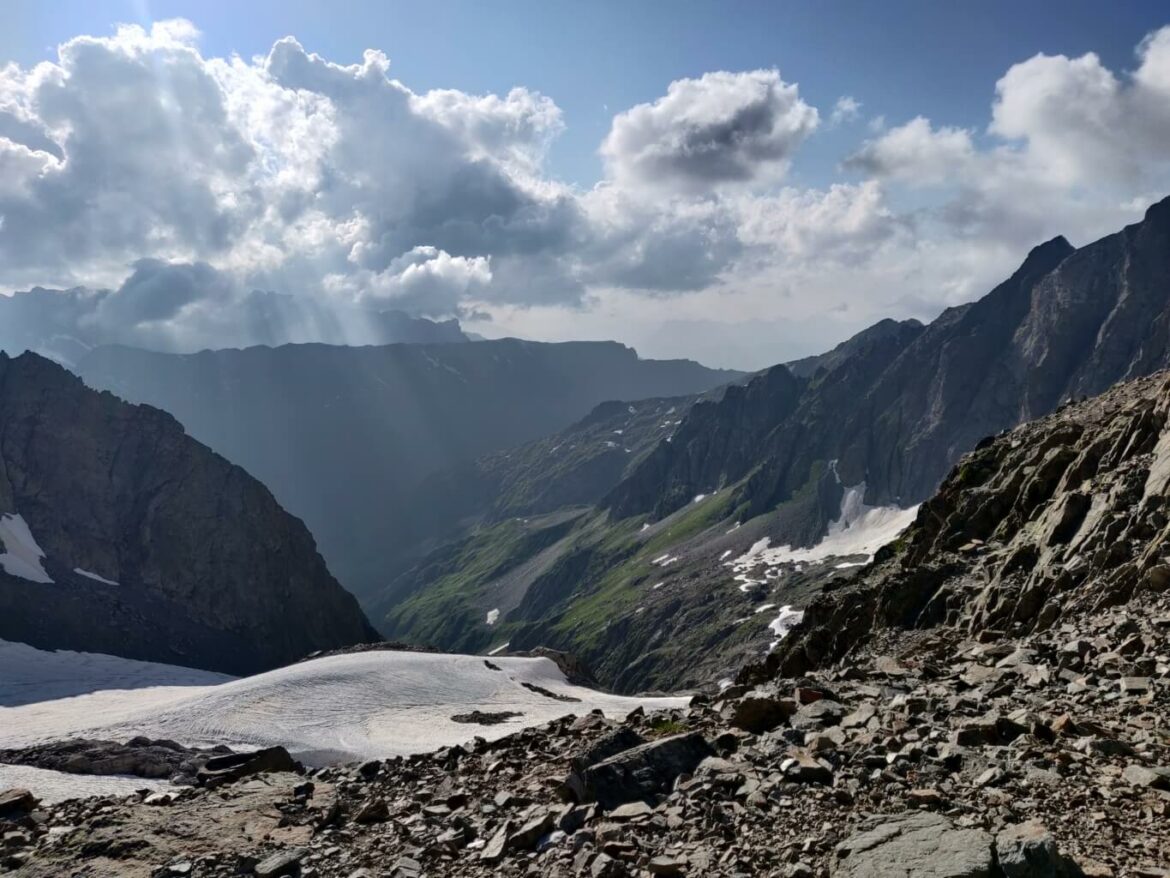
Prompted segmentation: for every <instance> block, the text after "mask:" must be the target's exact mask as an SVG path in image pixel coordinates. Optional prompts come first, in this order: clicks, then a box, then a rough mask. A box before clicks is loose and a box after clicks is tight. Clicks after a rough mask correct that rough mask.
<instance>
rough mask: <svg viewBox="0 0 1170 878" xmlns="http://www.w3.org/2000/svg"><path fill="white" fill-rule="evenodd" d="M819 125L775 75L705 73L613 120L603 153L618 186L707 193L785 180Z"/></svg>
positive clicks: (793, 91)
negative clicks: (797, 153) (792, 161)
mask: <svg viewBox="0 0 1170 878" xmlns="http://www.w3.org/2000/svg"><path fill="white" fill-rule="evenodd" d="M818 121H819V116H818V114H817V111H816V109H815V108H813V107H811V106H809V105H808V104H806V103H805V102H804V101H803V100H801V98H800V96H799V93H798V89H797V86H795V85H793V84H790V83H786V82H784V81H783V80H782V79H781V78H780V74H779V73H778V72H777V71H776V70H755V71H751V72H748V73H727V72H718V73H707V74H704V75H703V76H701V77H700V78H698V79H679V80H676V81H675V82H672V83H671V84H670V87H669V88H668V89H667V91H666V95H665V96H663V97H661V98H659V99H658V100H656V101H654V102H653V103H649V104H638V105H637V106H636V107H632V108H631V109H629V110H627V111H625V112H624V113H619V114H618V115H617V116H615V117H614V120H613V127H612V128H611V130H610V132H609V135H608V136H607V137H606V138H605V141H604V142H603V143H602V145H601V154H602V157H603V158H604V159H605V162H606V166H607V168H608V170H609V173H610V174H611V175H612V176H613V177H614V178H615V179H616V180H617V181H618V182H620V183H623V184H626V185H651V186H662V187H664V188H668V189H672V190H678V191H682V192H695V191H704V190H707V189H709V188H710V187H712V186H717V185H720V184H725V183H752V182H758V181H760V180H765V181H766V180H769V179H774V178H778V177H780V176H783V174H784V172H785V171H786V170H787V168H788V163H789V160H790V159H791V157H792V154H793V153H794V152H795V151H796V148H797V147H798V146H800V144H801V143H802V142H803V141H804V140H805V139H806V138H807V137H808V136H809V135H810V134H812V132H813V131H814V129H816V127H817V124H818Z"/></svg>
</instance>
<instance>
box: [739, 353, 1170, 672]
mask: <svg viewBox="0 0 1170 878" xmlns="http://www.w3.org/2000/svg"><path fill="white" fill-rule="evenodd" d="M1168 417H1170V373H1167V372H1160V373H1156V374H1154V375H1152V376H1149V377H1147V378H1142V379H1137V380H1134V381H1131V382H1126V383H1124V384H1121V385H1118V386H1117V387H1115V388H1114V389H1112V390H1110V391H1109V392H1107V393H1105V394H1103V395H1102V396H1099V397H1096V398H1093V399H1090V400H1088V401H1086V402H1082V403H1079V404H1075V405H1070V406H1068V407H1065V408H1063V409H1061V410H1060V411H1058V412H1057V413H1055V414H1053V415H1050V416H1049V417H1046V418H1043V419H1040V420H1038V421H1035V422H1032V423H1028V424H1025V425H1024V426H1022V427H1019V428H1018V429H1016V430H1013V431H1012V432H1010V433H1007V434H1005V435H1002V436H1000V437H997V438H995V439H994V440H989V441H987V442H985V443H983V445H982V447H980V448H979V449H977V450H976V451H974V452H972V453H971V454H969V455H967V456H966V457H964V458H963V459H962V461H961V462H960V463H959V465H958V466H957V467H956V468H955V469H954V470H953V471H952V473H951V474H950V476H949V477H948V478H947V480H946V481H945V482H944V483H943V485H942V487H941V488H940V490H939V492H938V493H937V494H936V495H935V496H934V497H932V498H931V499H930V500H929V501H927V502H926V503H924V504H923V505H922V507H921V508H920V509H919V512H918V517H917V519H916V521H915V523H914V524H913V526H912V527H911V528H910V529H909V530H907V531H906V532H905V533H904V534H903V535H902V537H901V538H900V539H899V540H897V541H896V542H895V543H893V544H891V545H890V546H887V547H886V548H885V549H883V550H882V552H880V553H879V554H878V558H877V561H876V563H875V564H874V565H873V566H872V567H870V568H867V569H866V570H865V571H863V572H862V573H859V574H858V575H857V576H855V577H853V578H851V579H848V580H846V581H844V582H839V583H833V584H832V585H831V586H830V587H829V589H828V590H827V591H826V592H825V593H824V594H823V595H822V596H820V597H819V598H817V599H816V600H814V601H812V602H811V604H810V605H809V606H808V607H807V609H806V611H805V617H804V624H803V625H801V626H800V627H799V628H798V629H797V630H796V631H795V632H793V634H792V635H791V636H790V638H789V639H788V640H786V641H785V643H784V646H783V648H782V649H781V650H780V651H779V652H778V653H776V654H774V655H772V656H770V657H769V659H768V663H769V666H770V668H769V670H770V671H775V670H777V669H779V670H781V671H783V672H784V673H789V674H796V673H802V672H804V671H805V670H807V669H809V668H811V667H817V666H822V665H825V664H827V663H830V662H832V661H836V660H837V659H840V658H841V657H843V656H845V655H846V654H847V653H849V652H851V651H853V650H856V649H858V648H859V647H862V646H864V645H865V644H866V643H868V642H869V641H871V640H872V639H873V638H875V637H879V636H881V634H882V632H883V631H886V630H891V629H892V630H898V629H907V628H926V627H934V626H946V627H949V628H954V629H959V630H960V631H962V632H965V633H968V634H971V635H974V636H980V637H988V636H990V635H992V634H996V635H1003V634H1010V635H1021V634H1027V633H1032V632H1036V631H1045V630H1048V629H1050V628H1052V627H1053V626H1055V625H1057V624H1059V622H1060V620H1061V619H1062V618H1064V617H1065V616H1069V615H1073V614H1078V613H1081V614H1083V613H1085V612H1096V611H1100V610H1103V609H1105V608H1108V607H1112V606H1116V605H1119V604H1123V603H1126V602H1127V601H1129V600H1130V599H1131V598H1132V597H1133V596H1134V594H1135V593H1137V592H1141V591H1153V592H1161V591H1165V590H1167V589H1168V588H1170V429H1168V428H1167V422H1168ZM757 670H758V669H757Z"/></svg>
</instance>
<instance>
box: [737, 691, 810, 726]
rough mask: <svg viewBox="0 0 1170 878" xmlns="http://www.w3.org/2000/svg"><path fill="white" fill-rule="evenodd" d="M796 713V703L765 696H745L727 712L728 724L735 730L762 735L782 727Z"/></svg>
mask: <svg viewBox="0 0 1170 878" xmlns="http://www.w3.org/2000/svg"><path fill="white" fill-rule="evenodd" d="M795 712H796V702H794V701H792V700H791V699H787V698H772V697H769V696H766V695H754V694H749V695H745V696H744V697H743V698H741V699H739V701H736V702H735V703H734V704H733V705H732V706H731V710H730V711H729V713H730V715H729V716H728V720H727V721H728V722H729V723H730V724H731V725H732V726H734V727H735V728H737V729H743V730H744V731H747V732H751V733H752V734H755V735H762V734H763V733H764V732H770V731H772V729H774V728H776V727H777V726H782V725H784V723H786V722H787V721H788V717H790V716H792V714H793V713H795Z"/></svg>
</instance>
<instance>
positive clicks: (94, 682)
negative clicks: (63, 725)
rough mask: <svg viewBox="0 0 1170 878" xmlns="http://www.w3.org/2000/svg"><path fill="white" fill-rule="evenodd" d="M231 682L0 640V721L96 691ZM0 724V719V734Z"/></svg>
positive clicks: (222, 677) (195, 672) (154, 665)
mask: <svg viewBox="0 0 1170 878" xmlns="http://www.w3.org/2000/svg"><path fill="white" fill-rule="evenodd" d="M233 679H235V678H234V677H229V676H228V675H227V674H216V673H214V672H212V671H200V670H197V669H195V668H180V667H178V666H176V665H163V664H158V663H155V662H140V661H135V660H134V659H127V658H120V657H118V656H113V655H102V654H101V653H93V652H70V651H68V650H58V651H56V652H49V651H46V650H42V649H36V648H34V647H31V646H29V645H27V644H24V643H12V642H10V641H6V640H0V717H2V716H4V712H5V711H4V709H5V708H6V707H12V706H15V705H22V704H29V703H32V702H37V701H52V700H56V699H62V698H69V697H71V696H75V695H84V694H86V693H89V692H96V691H101V690H120V689H145V688H152V689H156V690H162V689H168V690H169V691H175V692H183V691H186V690H184V689H183V688H182V687H187V686H208V685H215V684H217V683H227V682H229V681H231V680H233ZM3 729H4V724H3V722H2V721H0V736H2V735H3Z"/></svg>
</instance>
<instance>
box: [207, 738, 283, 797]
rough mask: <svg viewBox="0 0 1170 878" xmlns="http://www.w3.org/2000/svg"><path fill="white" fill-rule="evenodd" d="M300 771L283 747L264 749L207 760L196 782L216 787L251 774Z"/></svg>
mask: <svg viewBox="0 0 1170 878" xmlns="http://www.w3.org/2000/svg"><path fill="white" fill-rule="evenodd" d="M302 770H303V766H302V765H301V764H300V763H299V762H297V761H296V760H295V759H293V758H292V756H290V755H289V752H288V751H287V750H285V749H284V748H283V747H266V748H264V749H263V750H256V751H255V752H253V753H232V754H230V755H227V756H216V757H215V758H214V759H208V760H207V763H206V764H205V765H204V766H203V767H202V768H200V769H199V774H198V780H199V783H200V784H201V785H203V786H206V787H216V786H219V785H220V784H225V783H231V782H232V781H234V780H239V779H240V778H242V777H247V776H248V775H252V774H262V773H264V772H272V771H302Z"/></svg>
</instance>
